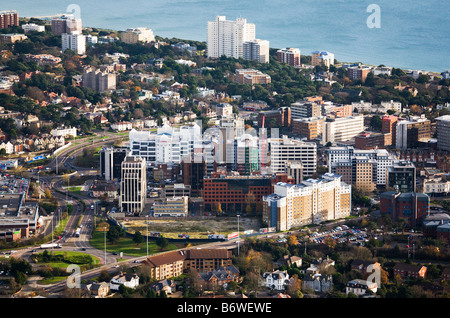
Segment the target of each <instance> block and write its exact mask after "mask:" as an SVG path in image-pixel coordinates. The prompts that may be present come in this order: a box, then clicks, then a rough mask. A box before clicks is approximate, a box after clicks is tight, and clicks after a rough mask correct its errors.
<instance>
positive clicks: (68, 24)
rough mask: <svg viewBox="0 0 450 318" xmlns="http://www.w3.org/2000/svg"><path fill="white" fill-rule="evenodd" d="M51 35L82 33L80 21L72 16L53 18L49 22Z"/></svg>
mask: <svg viewBox="0 0 450 318" xmlns="http://www.w3.org/2000/svg"><path fill="white" fill-rule="evenodd" d="M51 27H52V33H53V34H55V35H63V34H64V33H69V34H70V33H74V32H77V33H79V34H81V33H82V31H83V30H82V22H81V19H77V18H75V17H74V16H73V15H72V14H67V15H62V16H60V17H55V18H53V19H52V21H51Z"/></svg>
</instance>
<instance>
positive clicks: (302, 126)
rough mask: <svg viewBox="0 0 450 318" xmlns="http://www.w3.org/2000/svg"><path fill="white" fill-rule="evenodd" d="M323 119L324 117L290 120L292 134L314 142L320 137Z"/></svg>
mask: <svg viewBox="0 0 450 318" xmlns="http://www.w3.org/2000/svg"><path fill="white" fill-rule="evenodd" d="M291 111H292V108H291ZM325 119H326V117H325V116H319V117H311V118H296V119H292V134H294V135H296V136H298V137H306V139H308V140H314V139H316V138H318V137H320V136H322V125H323V122H324V121H325Z"/></svg>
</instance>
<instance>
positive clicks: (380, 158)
mask: <svg viewBox="0 0 450 318" xmlns="http://www.w3.org/2000/svg"><path fill="white" fill-rule="evenodd" d="M327 155H328V169H329V172H332V173H335V174H340V175H342V180H343V181H344V182H346V183H349V184H354V183H355V182H356V172H357V170H356V163H357V162H358V159H364V160H374V162H375V163H376V165H375V166H376V167H375V166H374V172H373V174H374V176H375V178H374V179H375V180H376V181H375V182H376V185H379V186H386V182H387V167H390V166H392V165H393V164H394V163H396V162H398V160H397V159H396V158H395V157H394V156H393V155H391V154H389V152H388V151H387V150H386V149H372V150H359V149H355V148H354V147H351V146H347V147H330V148H329V149H328V150H327Z"/></svg>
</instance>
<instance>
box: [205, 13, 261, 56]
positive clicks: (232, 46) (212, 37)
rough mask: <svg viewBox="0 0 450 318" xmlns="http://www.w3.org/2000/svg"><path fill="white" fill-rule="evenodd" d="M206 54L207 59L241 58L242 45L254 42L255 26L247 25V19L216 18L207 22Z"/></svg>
mask: <svg viewBox="0 0 450 318" xmlns="http://www.w3.org/2000/svg"><path fill="white" fill-rule="evenodd" d="M207 28H208V38H207V54H208V57H209V58H219V57H221V56H222V55H225V56H227V57H234V58H242V57H243V44H244V42H247V41H252V40H255V24H253V23H247V19H244V18H237V19H236V21H231V20H226V17H225V16H219V15H218V16H216V19H215V20H214V21H208V26H207Z"/></svg>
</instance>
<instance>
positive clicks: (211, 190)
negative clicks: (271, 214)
mask: <svg viewBox="0 0 450 318" xmlns="http://www.w3.org/2000/svg"><path fill="white" fill-rule="evenodd" d="M271 193H272V178H269V177H263V176H227V177H224V178H205V179H204V180H203V202H204V207H205V210H206V211H208V210H209V211H214V210H215V211H216V212H218V210H219V208H218V205H220V210H221V211H222V212H225V213H229V212H239V211H244V210H245V208H246V205H247V204H252V205H254V204H258V203H261V202H262V198H263V196H267V195H269V194H271Z"/></svg>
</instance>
